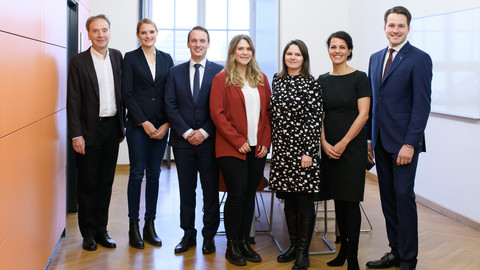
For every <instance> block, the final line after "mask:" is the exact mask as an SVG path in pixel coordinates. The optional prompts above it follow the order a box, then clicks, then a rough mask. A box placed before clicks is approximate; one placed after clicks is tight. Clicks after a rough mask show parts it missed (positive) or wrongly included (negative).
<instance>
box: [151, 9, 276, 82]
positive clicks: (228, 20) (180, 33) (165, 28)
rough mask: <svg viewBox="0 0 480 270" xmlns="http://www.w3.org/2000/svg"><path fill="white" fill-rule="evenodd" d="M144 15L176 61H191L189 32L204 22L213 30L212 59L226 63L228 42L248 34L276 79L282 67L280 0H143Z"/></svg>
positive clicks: (264, 68) (262, 63) (265, 67)
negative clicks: (188, 42)
mask: <svg viewBox="0 0 480 270" xmlns="http://www.w3.org/2000/svg"><path fill="white" fill-rule="evenodd" d="M142 3H143V17H144V18H145V17H146V18H151V19H152V20H153V21H154V22H155V23H156V24H157V27H158V31H159V34H158V37H157V44H156V47H157V48H158V49H160V50H162V51H165V52H167V53H169V54H170V55H171V56H172V57H173V60H174V61H175V63H176V64H179V63H182V62H185V61H188V60H189V59H190V51H189V49H188V48H187V35H188V32H189V31H190V30H191V29H192V28H193V27H195V26H197V25H201V26H204V27H205V28H207V29H208V32H209V33H210V48H209V50H208V55H207V57H208V59H209V60H210V61H215V62H217V63H219V64H222V65H223V64H224V63H225V60H226V58H227V50H228V44H229V42H230V40H231V39H232V37H234V36H235V35H237V34H248V35H249V36H250V37H251V38H252V40H253V43H254V44H255V51H256V59H257V62H258V63H259V65H260V69H261V70H262V71H263V72H264V73H265V74H266V75H267V76H268V78H269V80H271V79H272V77H273V74H275V73H276V72H277V70H278V59H279V57H280V56H279V55H278V52H279V49H278V46H279V45H278V29H279V28H278V25H279V21H278V14H279V3H278V0H143V1H142Z"/></svg>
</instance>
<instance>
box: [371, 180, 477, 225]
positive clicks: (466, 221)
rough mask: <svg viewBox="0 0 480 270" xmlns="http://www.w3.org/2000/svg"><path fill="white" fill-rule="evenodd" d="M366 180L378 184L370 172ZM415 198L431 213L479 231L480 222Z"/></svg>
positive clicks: (419, 196) (419, 197) (421, 198)
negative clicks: (433, 212)
mask: <svg viewBox="0 0 480 270" xmlns="http://www.w3.org/2000/svg"><path fill="white" fill-rule="evenodd" d="M366 177H367V179H369V180H372V181H375V182H378V178H377V176H376V175H375V174H373V173H371V172H367V175H366ZM415 196H416V201H417V203H419V204H421V205H423V206H425V207H427V208H430V209H432V210H433V211H435V212H437V213H439V214H441V215H444V216H446V217H448V218H451V219H453V220H455V221H457V222H458V223H461V224H463V225H465V226H467V227H469V228H472V229H474V230H476V231H480V222H477V221H475V220H472V219H471V218H468V217H466V216H464V215H461V214H459V213H456V212H455V211H452V210H450V209H448V208H446V207H444V206H442V205H440V204H438V203H436V202H434V201H431V200H429V199H427V198H425V197H423V196H421V195H418V194H415Z"/></svg>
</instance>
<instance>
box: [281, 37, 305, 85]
mask: <svg viewBox="0 0 480 270" xmlns="http://www.w3.org/2000/svg"><path fill="white" fill-rule="evenodd" d="M292 45H297V46H298V49H299V50H300V53H301V54H302V57H303V63H302V68H301V69H300V74H302V75H303V76H310V57H309V56H308V48H307V45H305V43H304V42H303V41H301V40H300V39H294V40H291V41H290V42H288V43H287V45H285V48H284V49H283V55H282V71H280V73H278V75H277V77H279V78H283V77H285V76H287V75H288V67H287V64H285V55H286V54H287V51H288V49H289V48H290V46H292Z"/></svg>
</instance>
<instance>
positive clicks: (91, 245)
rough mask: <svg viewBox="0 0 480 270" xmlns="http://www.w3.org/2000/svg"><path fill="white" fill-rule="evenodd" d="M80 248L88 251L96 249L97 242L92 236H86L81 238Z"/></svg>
mask: <svg viewBox="0 0 480 270" xmlns="http://www.w3.org/2000/svg"><path fill="white" fill-rule="evenodd" d="M82 248H83V249H85V250H88V251H94V250H97V242H95V239H94V238H93V236H86V237H84V238H83V244H82Z"/></svg>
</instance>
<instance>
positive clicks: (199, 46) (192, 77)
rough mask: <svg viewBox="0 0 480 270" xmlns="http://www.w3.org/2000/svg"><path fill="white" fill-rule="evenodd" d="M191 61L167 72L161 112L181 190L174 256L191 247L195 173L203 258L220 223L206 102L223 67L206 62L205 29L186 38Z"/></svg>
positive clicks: (211, 127)
mask: <svg viewBox="0 0 480 270" xmlns="http://www.w3.org/2000/svg"><path fill="white" fill-rule="evenodd" d="M187 46H188V48H189V49H190V55H191V59H190V61H188V62H185V63H183V64H180V65H178V66H175V67H172V68H171V69H170V74H169V75H168V78H167V82H166V86H165V108H166V113H167V117H168V120H169V122H170V126H171V130H172V131H171V134H170V142H169V143H170V145H171V146H172V147H173V154H174V156H175V164H176V166H177V174H178V182H179V188H180V227H181V228H182V229H183V230H184V236H183V238H182V240H181V241H180V243H179V244H178V245H177V246H176V247H175V253H182V252H185V251H187V250H188V249H189V248H190V247H191V246H195V245H196V235H197V230H196V229H195V203H196V198H195V195H196V194H195V189H196V188H197V173H200V182H201V184H202V190H203V210H204V215H203V226H204V227H203V229H202V235H203V238H204V240H203V246H202V252H203V253H204V254H210V253H213V252H215V242H214V240H213V237H214V236H215V234H216V233H217V229H218V225H219V222H220V217H219V216H220V214H219V204H218V166H217V163H216V159H215V126H214V124H213V122H212V119H211V118H210V109H209V100H210V87H211V85H212V80H213V77H214V76H215V75H216V74H217V73H218V72H220V71H221V70H222V69H223V67H222V66H221V65H218V64H216V63H213V62H210V61H208V60H207V59H206V55H207V49H208V47H209V46H210V36H209V34H208V31H207V29H205V28H203V27H201V26H196V27H194V28H193V29H192V30H191V31H190V32H189V33H188V40H187Z"/></svg>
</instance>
